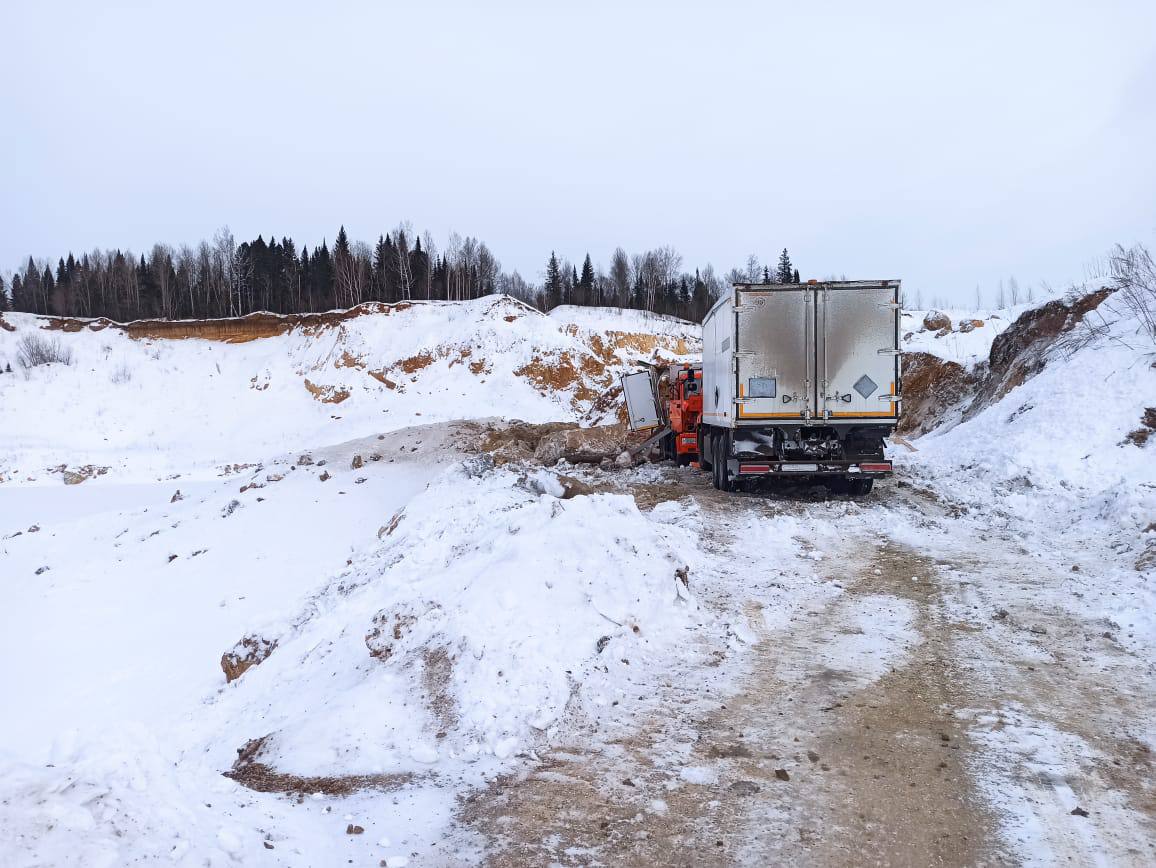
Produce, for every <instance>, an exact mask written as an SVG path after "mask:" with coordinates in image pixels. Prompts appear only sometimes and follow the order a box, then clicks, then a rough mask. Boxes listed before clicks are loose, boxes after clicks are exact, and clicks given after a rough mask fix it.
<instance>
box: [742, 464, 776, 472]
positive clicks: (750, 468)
mask: <svg viewBox="0 0 1156 868" xmlns="http://www.w3.org/2000/svg"><path fill="white" fill-rule="evenodd" d="M770 472H771V465H769V464H740V465H739V473H770Z"/></svg>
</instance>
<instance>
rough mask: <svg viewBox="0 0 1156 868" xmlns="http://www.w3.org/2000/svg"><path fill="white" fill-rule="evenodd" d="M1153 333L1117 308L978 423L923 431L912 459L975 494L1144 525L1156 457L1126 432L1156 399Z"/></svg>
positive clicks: (1155, 495)
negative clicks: (1102, 325)
mask: <svg viewBox="0 0 1156 868" xmlns="http://www.w3.org/2000/svg"><path fill="white" fill-rule="evenodd" d="M1145 340H1146V339H1145V338H1144V337H1143V336H1142V335H1139V334H1138V333H1137V329H1136V324H1135V321H1134V320H1132V321H1130V320H1129V319H1128V318H1127V317H1124V316H1121V315H1119V314H1117V315H1115V316H1114V318H1113V320H1112V325H1111V327H1110V328H1109V329H1108V330H1107V331H1106V332H1105V333H1104V334H1101V335H1099V336H1092V335H1091V334H1090V333H1089V335H1088V339H1087V341H1086V342H1084V343H1082V345H1081V342H1080V341H1078V340H1077V341H1058V342H1056V343H1055V344H1053V345H1052V346H1051V348H1050V349H1049V350H1048V353H1047V363H1046V365H1045V367H1044V369H1043V370H1042V371H1041V372H1040V373H1039V374H1037V375H1036V376H1034V377H1032V378H1031V379H1029V380H1027V381H1026V382H1025V383H1023V384H1022V385H1020V386H1018V387H1017V388H1013V389H1011V391H1009V392H1008V393H1007V394H1006V395H1004V396H1003V397H1002V398H1000V399H999V400H997V401H996V402H995V403H993V404H991V405H990V406H988V407H986V408H985V409H983V410H982V411H981V412H979V413H978V414H976V415H975V416H974V417H973V418H971V419H970V420H969V421H967V422H965V423H963V424H960V425H958V426H956V427H954V428H951V429H950V430H943V429H940V430H937V431H934V432H932V433H930V434H928V435H926V436H924V437H922V438H921V439H920V440H919V453H917V454H916V455H913V456H911V457H909V458H908V459H907V460H908V462H909V463H910V464H912V465H915V466H917V467H918V470H919V472H921V473H930V474H932V477H933V478H934V479H935V480H936V481H937V482H940V483H942V484H944V485H947V486H950V489H951V491H953V492H954V493H955V494H957V495H958V496H960V497H962V498H964V499H965V500H969V501H971V502H975V503H979V502H982V501H984V500H986V499H988V498H990V496H991V494H992V491H993V489H994V490H995V491H996V492H997V493H998V495H999V496H1000V498H1001V499H1003V500H1005V501H1006V508H1008V509H1009V510H1012V511H1015V512H1016V513H1017V514H1020V515H1034V516H1036V517H1039V518H1045V519H1046V518H1048V517H1052V516H1055V515H1056V514H1057V512H1060V511H1063V510H1080V511H1083V512H1091V513H1092V514H1095V515H1096V516H1098V517H1100V518H1104V519H1107V520H1110V521H1112V522H1115V523H1120V524H1122V525H1126V526H1128V527H1130V528H1131V529H1132V530H1133V531H1135V530H1136V529H1137V528H1138V527H1143V526H1144V525H1146V524H1147V523H1148V522H1150V521H1152V518H1153V515H1156V487H1154V486H1156V461H1154V460H1152V456H1151V455H1149V454H1148V451H1147V450H1146V449H1145V448H1143V447H1139V446H1136V445H1133V444H1131V443H1129V442H1128V441H1127V439H1126V438H1127V435H1128V433H1129V432H1131V431H1133V430H1135V429H1137V428H1138V427H1139V426H1140V425H1141V419H1142V417H1143V416H1144V413H1145V409H1146V407H1148V406H1151V405H1152V404H1153V403H1154V398H1156V369H1153V368H1152V366H1151V362H1152V346H1151V344H1150V342H1149V344H1148V346H1147V347H1145V345H1144V342H1145ZM1041 490H1042V491H1046V496H1045V497H1040V496H1039V492H1040V491H1041Z"/></svg>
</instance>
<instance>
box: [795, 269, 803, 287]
mask: <svg viewBox="0 0 1156 868" xmlns="http://www.w3.org/2000/svg"><path fill="white" fill-rule="evenodd" d="M794 278H795V279H794V283H802V282H803V281H801V280H799V269H797V268H796V269H795V274H794Z"/></svg>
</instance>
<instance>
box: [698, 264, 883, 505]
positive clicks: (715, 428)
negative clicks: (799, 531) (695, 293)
mask: <svg viewBox="0 0 1156 868" xmlns="http://www.w3.org/2000/svg"><path fill="white" fill-rule="evenodd" d="M899 316H900V310H899V281H898V280H861V281H831V282H823V283H820V282H811V283H807V284H735V285H734V286H733V288H732V291H731V292H729V293H727V294H726V295H725V296H723V298H721V299H719V301H718V303H716V304H715V306H714V307H713V308H712V309H711V311H710V312H709V313H708V314H707V316H706V318H705V319H704V320H703V411H702V413H703V416H702V419H703V421H702V425H701V426H700V427H699V455H700V463H701V466H702V467H703V469H709V470H711V472H712V473H713V474H714V483H715V485H716V487H718V488H720V489H723V490H729V489H731V488H732V487H734V485H735V484H736V483H739V482H742V481H745V480H749V479H756V478H766V477H779V478H784V477H791V478H819V479H820V480H821V481H823V482H826V483H827V484H828V485H830V486H831V488H833V489H836V490H844V491H847V492H848V493H851V494H857V495H862V494H866V493H868V492H869V491H870V490H871V486H872V483H873V481H874V480H875V479H877V478H879V477H881V476H886V475H888V474H890V472H891V463H890V462H889V461H887V459H886V458H885V456H884V447H883V443H884V438H886V437H887V436H888V435H889V434H891V433H892V431H894V428H895V424H896V422H897V420H898V416H899V409H900V395H901V386H900V370H899V364H900V360H899Z"/></svg>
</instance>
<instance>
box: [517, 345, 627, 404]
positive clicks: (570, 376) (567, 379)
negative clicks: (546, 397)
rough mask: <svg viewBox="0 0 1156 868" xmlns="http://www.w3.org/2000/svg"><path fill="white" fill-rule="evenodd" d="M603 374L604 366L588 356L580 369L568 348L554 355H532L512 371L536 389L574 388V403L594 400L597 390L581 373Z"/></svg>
mask: <svg viewBox="0 0 1156 868" xmlns="http://www.w3.org/2000/svg"><path fill="white" fill-rule="evenodd" d="M583 374H585V375H586V376H587V377H592V376H602V375H604V374H605V366H603V365H602V364H601V363H600V362H599V361H598V360H597V359H595V358H593V357H592V356H588V357H586V358H585V359H583V360H582V362H581V372H580V371H579V367H578V366H576V365H575V364H574V360H573V359H572V358H571V357H570V354H569V353H568V352H562V353H559V354H558V355H557V356H553V357H544V356H534V358H533V360H532V361H530V362H528V363H527V364H525V365H523V366H522V367H520V368H518V369H517V370H515V371H514V375H515V376H518V377H524V378H525V379H527V380H529V381H530V382H531V383H532V384H533V385H534V387H535V388H537V389H538V391H540V392H543V393H546V394H550V393H556V392H567V391H570V390H573V395H572V401H573V402H574V403H578V402H586V401H593V400H594V399H595V398H596V397H598V393H597V392H596V391H595V390H594V389H593V388H592V387H591V386H590V385H589V384H588V383H587V382H586V379H585V378H584V377H583Z"/></svg>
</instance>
